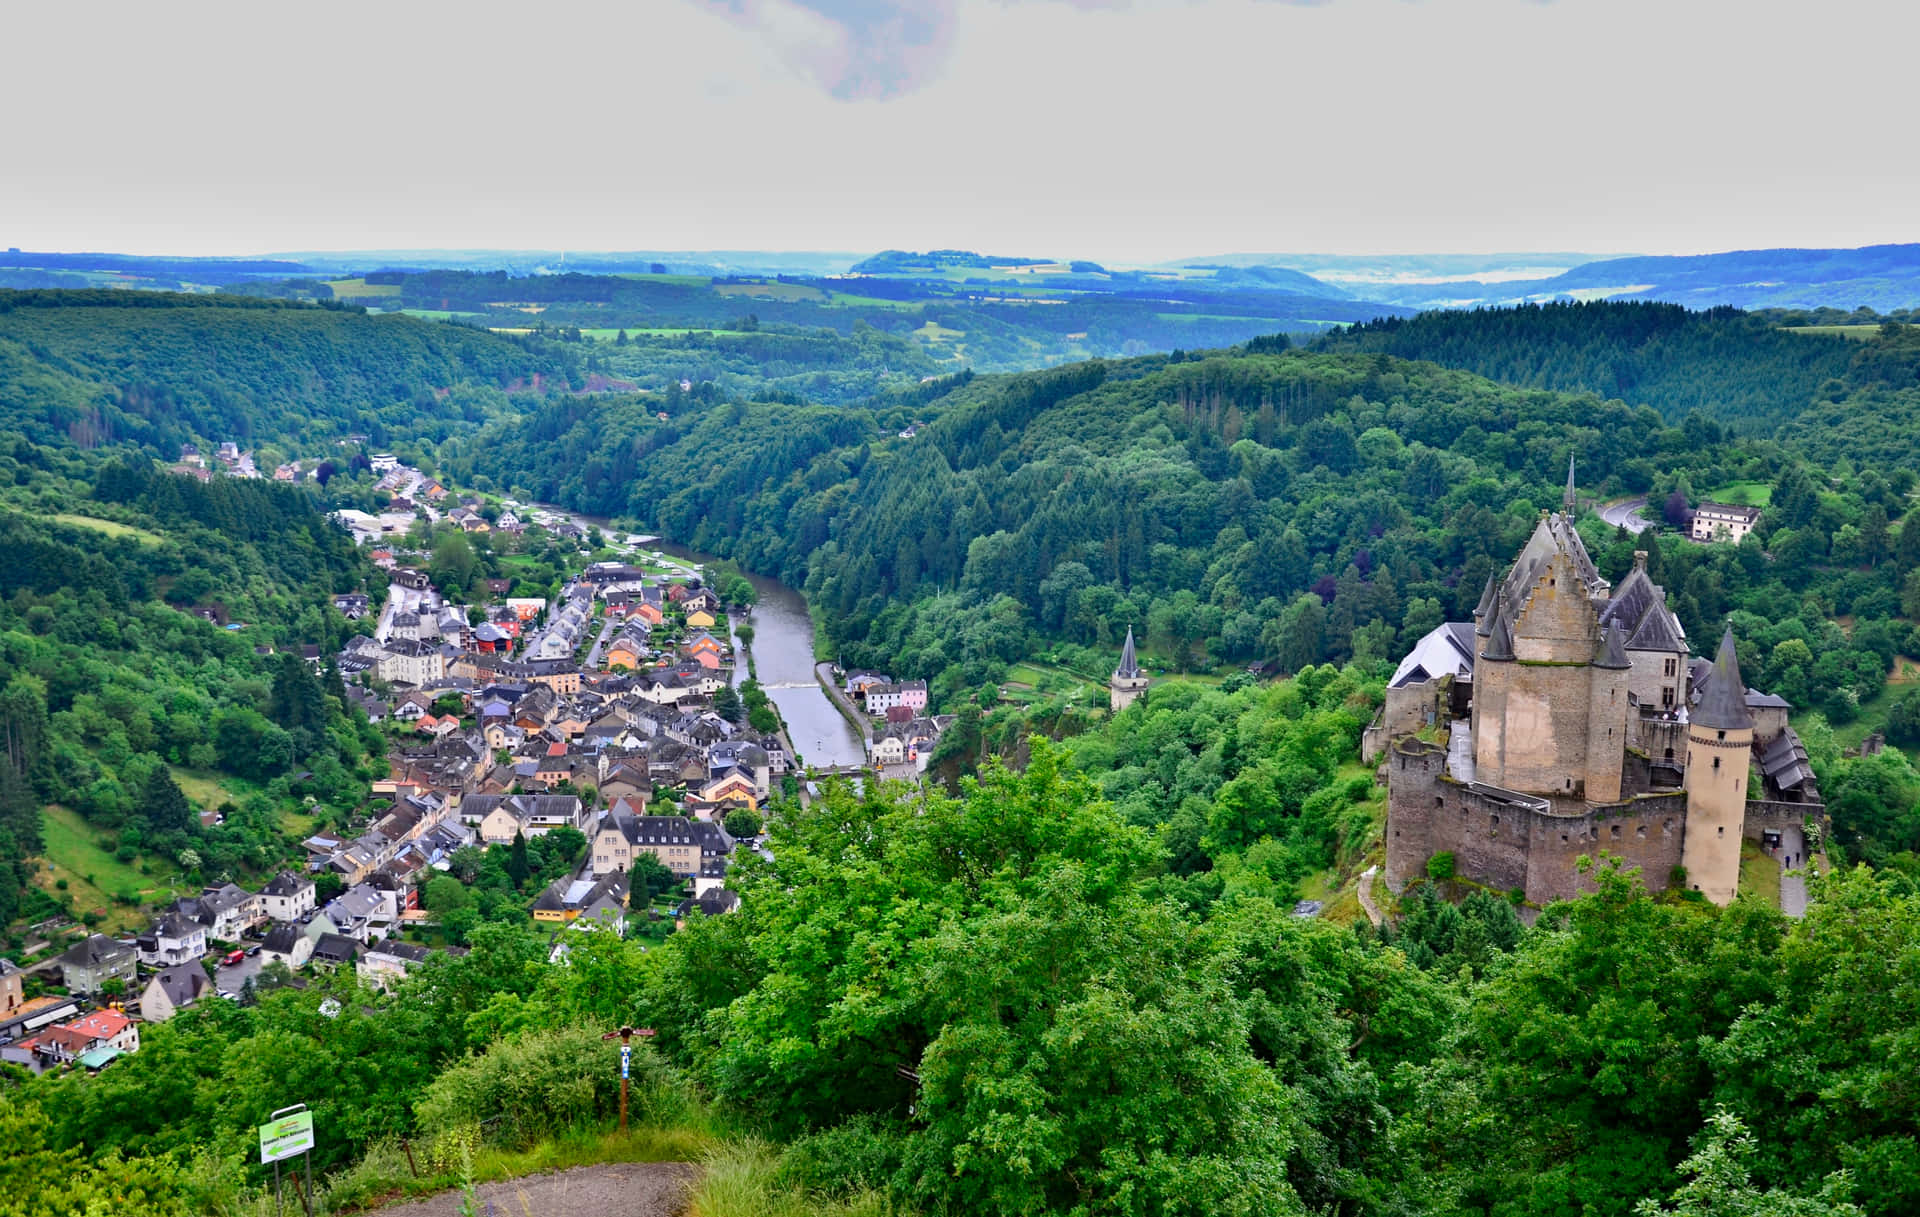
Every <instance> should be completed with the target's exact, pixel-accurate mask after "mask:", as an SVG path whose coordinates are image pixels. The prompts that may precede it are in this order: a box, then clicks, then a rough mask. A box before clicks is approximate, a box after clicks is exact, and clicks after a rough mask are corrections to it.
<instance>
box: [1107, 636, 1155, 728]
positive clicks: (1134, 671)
mask: <svg viewBox="0 0 1920 1217" xmlns="http://www.w3.org/2000/svg"><path fill="white" fill-rule="evenodd" d="M1146 695H1147V674H1146V673H1145V672H1142V671H1141V670H1140V661H1139V659H1138V658H1136V657H1135V656H1134V653H1133V627H1132V626H1128V627H1127V643H1126V645H1125V646H1124V647H1122V648H1120V666H1119V667H1117V668H1115V669H1114V670H1113V679H1111V680H1109V681H1108V682H1107V702H1108V704H1109V705H1111V706H1112V707H1113V712H1114V713H1115V714H1118V713H1120V711H1122V710H1124V709H1126V708H1127V707H1128V706H1131V705H1132V704H1133V703H1134V702H1137V701H1139V700H1140V699H1141V698H1143V697H1145V696H1146Z"/></svg>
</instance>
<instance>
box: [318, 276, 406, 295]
mask: <svg viewBox="0 0 1920 1217" xmlns="http://www.w3.org/2000/svg"><path fill="white" fill-rule="evenodd" d="M327 286H328V287H330V288H332V289H333V294H334V295H335V296H338V297H342V298H350V297H356V296H397V295H399V294H400V285H399V284H398V283H371V284H370V283H368V282H367V281H366V280H365V279H329V280H327Z"/></svg>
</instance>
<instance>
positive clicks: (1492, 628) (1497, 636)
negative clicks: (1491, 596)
mask: <svg viewBox="0 0 1920 1217" xmlns="http://www.w3.org/2000/svg"><path fill="white" fill-rule="evenodd" d="M1480 658H1482V659H1491V660H1494V661H1496V662H1502V661H1510V660H1512V658H1513V627H1512V626H1510V625H1508V624H1507V606H1506V605H1505V604H1503V603H1501V602H1500V600H1499V599H1498V598H1497V597H1496V598H1495V600H1494V606H1493V616H1492V617H1490V618H1488V619H1487V649H1486V650H1484V651H1482V652H1480Z"/></svg>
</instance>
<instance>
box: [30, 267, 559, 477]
mask: <svg viewBox="0 0 1920 1217" xmlns="http://www.w3.org/2000/svg"><path fill="white" fill-rule="evenodd" d="M576 366H577V360H576V359H575V358H574V357H573V356H571V355H570V354H569V353H567V352H565V351H564V350H562V349H560V348H559V347H557V346H554V347H549V346H548V344H546V343H544V342H543V341H542V340H539V339H524V340H515V339H511V338H506V337H501V336H498V335H494V334H488V333H484V332H479V331H475V330H471V329H464V328H460V327H456V326H447V325H434V324H430V323H427V322H423V321H419V320H416V319H414V318H410V317H369V316H366V315H365V314H364V313H362V312H361V311H360V310H358V309H332V308H318V307H314V306H308V305H291V304H283V303H280V302H275V301H264V300H251V299H247V298H244V297H236V296H209V295H193V296H185V295H169V294H165V293H157V292H127V291H76V292H67V291H51V292H6V291H0V384H4V385H5V386H6V387H7V391H6V393H5V394H4V395H3V396H0V431H15V432H18V433H20V434H21V435H23V436H25V437H26V438H28V439H31V440H33V441H34V442H35V443H41V444H47V443H61V442H65V443H72V444H74V445H76V446H78V447H81V448H96V447H100V446H102V445H113V444H116V443H135V444H140V445H144V446H145V447H147V448H149V449H151V450H152V451H153V452H155V453H157V454H160V455H164V456H165V457H167V458H168V459H171V458H173V457H175V456H177V455H178V452H179V445H180V444H181V443H183V442H189V441H193V440H196V439H197V440H201V441H213V442H219V441H223V440H233V441H235V442H237V443H240V444H242V446H246V445H247V444H248V442H249V441H253V440H256V439H257V440H261V441H268V440H271V441H273V442H275V443H278V444H282V445H286V444H291V443H295V442H297V441H301V440H308V441H323V442H331V441H332V440H334V439H337V438H339V437H341V436H343V435H345V434H347V433H349V432H360V433H363V434H367V435H369V436H372V437H373V438H374V442H376V443H386V442H388V441H389V440H390V439H391V438H397V437H399V436H403V435H416V434H417V435H424V436H427V437H430V438H433V439H440V438H444V437H445V436H446V435H447V434H448V433H449V431H450V429H451V428H452V427H454V426H458V425H461V424H463V423H465V424H471V423H474V422H478V421H480V420H481V419H483V418H485V417H487V416H488V415H489V414H498V413H504V412H505V410H506V408H507V403H506V399H505V396H504V394H503V393H502V390H503V389H505V388H507V387H508V386H509V385H512V384H514V383H515V382H522V381H523V382H526V383H528V384H531V383H533V382H534V380H535V379H536V377H540V376H546V377H557V378H558V379H559V380H560V381H561V382H563V383H564V382H565V381H566V380H567V378H568V377H569V375H570V371H569V370H570V369H571V368H574V367H576Z"/></svg>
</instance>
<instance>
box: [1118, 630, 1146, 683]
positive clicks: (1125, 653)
mask: <svg viewBox="0 0 1920 1217" xmlns="http://www.w3.org/2000/svg"><path fill="white" fill-rule="evenodd" d="M1113 674H1114V675H1115V676H1118V677H1120V678H1122V679H1132V678H1133V677H1136V676H1138V675H1140V661H1139V660H1138V659H1136V658H1135V657H1134V654H1133V627H1132V626H1128V627H1127V645H1125V646H1123V647H1121V648H1120V666H1119V667H1117V668H1115V669H1114V670H1113Z"/></svg>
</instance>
